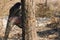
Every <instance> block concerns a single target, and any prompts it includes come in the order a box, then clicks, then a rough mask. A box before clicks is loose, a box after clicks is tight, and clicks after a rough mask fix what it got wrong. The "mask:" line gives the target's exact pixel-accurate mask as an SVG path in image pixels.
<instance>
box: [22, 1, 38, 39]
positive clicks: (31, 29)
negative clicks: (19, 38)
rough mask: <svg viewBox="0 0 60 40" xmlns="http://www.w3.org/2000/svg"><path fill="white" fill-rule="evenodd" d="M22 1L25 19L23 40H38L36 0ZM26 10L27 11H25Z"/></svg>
mask: <svg viewBox="0 0 60 40" xmlns="http://www.w3.org/2000/svg"><path fill="white" fill-rule="evenodd" d="M21 1H22V17H23V21H22V22H23V28H22V31H23V36H24V38H23V40H38V38H37V32H36V27H35V26H36V22H35V20H36V18H35V2H34V0H21ZM24 10H25V11H24Z"/></svg>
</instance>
